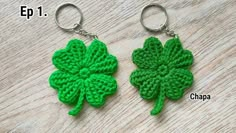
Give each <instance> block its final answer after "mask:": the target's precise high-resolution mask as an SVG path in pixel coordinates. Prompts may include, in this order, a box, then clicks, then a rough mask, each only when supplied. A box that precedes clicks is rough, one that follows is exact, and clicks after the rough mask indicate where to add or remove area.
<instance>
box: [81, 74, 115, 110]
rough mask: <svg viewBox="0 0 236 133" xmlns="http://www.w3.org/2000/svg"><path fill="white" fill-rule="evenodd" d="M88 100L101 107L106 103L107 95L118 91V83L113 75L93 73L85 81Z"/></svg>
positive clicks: (91, 103)
mask: <svg viewBox="0 0 236 133" xmlns="http://www.w3.org/2000/svg"><path fill="white" fill-rule="evenodd" d="M85 87H86V100H87V102H88V103H89V104H90V105H91V106H94V107H100V106H102V105H104V103H105V96H107V95H111V94H114V93H115V92H116V88H117V83H116V80H115V79H114V78H113V77H112V76H108V75H103V74H94V75H91V77H90V78H89V79H87V80H86V81H85Z"/></svg>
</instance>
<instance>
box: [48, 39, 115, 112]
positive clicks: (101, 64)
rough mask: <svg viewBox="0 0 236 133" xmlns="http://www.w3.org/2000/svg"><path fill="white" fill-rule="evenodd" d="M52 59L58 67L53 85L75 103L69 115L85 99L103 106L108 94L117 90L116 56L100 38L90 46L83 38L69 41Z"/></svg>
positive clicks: (64, 98) (62, 98)
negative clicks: (108, 50) (114, 75)
mask: <svg viewBox="0 0 236 133" xmlns="http://www.w3.org/2000/svg"><path fill="white" fill-rule="evenodd" d="M52 62H53V64H54V65H55V66H56V68H58V69H59V70H57V71H55V72H53V73H52V75H51V76H50V78H49V83H50V86H51V87H53V88H54V89H56V90H57V91H58V98H59V100H60V101H61V102H63V103H66V104H74V105H75V107H74V108H73V109H72V110H70V111H69V114H70V115H77V114H78V113H79V112H80V111H81V109H82V106H83V102H84V100H85V99H86V101H87V102H88V103H89V104H90V105H91V106H93V107H100V106H102V105H104V103H105V97H106V96H107V95H111V94H114V93H115V92H116V89H117V83H116V80H115V79H114V78H113V77H112V76H111V75H112V74H113V73H114V72H115V71H116V70H117V66H118V63H117V59H116V57H114V56H112V55H110V54H109V53H108V52H107V48H106V45H105V44H104V43H103V42H101V41H99V40H97V39H95V40H94V41H93V42H92V43H91V45H90V46H89V47H88V48H87V49H86V46H85V44H84V43H83V42H82V41H80V40H77V39H75V40H71V41H69V43H68V45H67V47H66V48H65V49H62V50H59V51H56V52H55V53H54V55H53V58H52Z"/></svg>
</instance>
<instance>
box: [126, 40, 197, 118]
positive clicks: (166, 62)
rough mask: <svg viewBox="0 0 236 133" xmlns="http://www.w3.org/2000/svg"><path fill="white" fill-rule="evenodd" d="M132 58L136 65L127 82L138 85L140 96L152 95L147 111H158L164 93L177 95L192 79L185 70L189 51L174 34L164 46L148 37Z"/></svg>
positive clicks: (176, 97) (190, 55) (171, 97)
mask: <svg viewBox="0 0 236 133" xmlns="http://www.w3.org/2000/svg"><path fill="white" fill-rule="evenodd" d="M132 60H133V62H134V64H136V65H137V67H138V69H136V70H135V71H133V72H132V74H131V76H130V82H131V84H132V85H134V86H135V87H136V88H138V89H139V93H140V95H141V97H142V98H143V99H147V100H153V99H156V102H155V106H154V108H153V109H152V111H151V115H157V114H159V113H160V112H161V110H162V108H163V106H164V100H165V98H166V97H167V98H169V99H171V100H178V99H180V98H181V97H182V96H183V94H184V90H185V89H187V88H189V87H190V86H191V85H192V83H193V75H192V73H191V72H190V71H189V70H188V67H189V66H191V65H192V63H193V55H192V53H191V52H190V51H188V50H184V49H183V48H182V44H181V42H180V40H179V38H178V37H175V38H172V39H169V40H168V41H167V42H166V44H165V46H164V47H163V46H162V44H161V42H160V41H159V39H157V38H155V37H150V38H148V39H146V41H145V43H144V47H143V48H139V49H136V50H135V51H134V52H133V54H132Z"/></svg>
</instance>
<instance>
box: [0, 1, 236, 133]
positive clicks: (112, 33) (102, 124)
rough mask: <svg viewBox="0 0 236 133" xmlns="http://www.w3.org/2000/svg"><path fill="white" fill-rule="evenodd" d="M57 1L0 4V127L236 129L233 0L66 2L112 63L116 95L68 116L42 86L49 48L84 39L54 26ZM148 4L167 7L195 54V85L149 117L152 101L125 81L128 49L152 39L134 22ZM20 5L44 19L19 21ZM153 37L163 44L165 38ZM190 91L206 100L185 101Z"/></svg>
mask: <svg viewBox="0 0 236 133" xmlns="http://www.w3.org/2000/svg"><path fill="white" fill-rule="evenodd" d="M63 2H64V0H57V1H45V0H38V1H33V0H23V1H18V0H1V2H0V17H1V19H0V20H1V21H0V30H1V32H0V43H1V44H0V53H1V54H0V68H1V69H0V91H1V93H0V132H17V133H18V132H29V133H33V132H36V133H38V132H81V133H84V132H86V133H87V132H91V133H92V132H98V133H103V132H111V133H115V132H120V133H126V132H127V133H138V132H140V133H141V132H142V133H143V132H147V133H151V132H153V133H154V132H155V133H156V132H178V133H179V132H186V133H189V132H193V133H194V132H229V133H233V132H234V133H235V132H236V39H235V38H236V10H235V5H236V1H235V0H214V1H213V0H192V1H191V0H171V1H170V0H169V1H167V0H158V1H153V0H151V1H148V0H146V1H144V0H118V1H116V0H113V1H110V0H103V1H102V0H100V1H98V0H80V1H78V0H71V1H70V2H71V3H74V4H76V5H78V6H79V7H80V8H81V10H82V11H83V13H84V18H85V20H84V24H83V26H84V28H85V29H87V30H88V31H90V32H93V33H97V35H98V36H99V38H100V40H102V41H104V42H105V43H106V44H107V46H108V49H109V52H110V53H112V54H113V55H115V56H117V58H118V60H119V70H118V72H117V73H116V74H115V77H116V79H117V81H118V86H119V88H118V92H117V93H116V94H115V95H114V96H111V97H109V98H108V99H107V102H106V105H105V106H103V107H102V108H100V109H95V108H93V107H91V106H88V104H87V103H86V104H85V105H84V108H83V110H82V112H81V114H80V115H79V116H78V117H71V116H68V115H67V112H68V111H69V109H70V108H71V107H69V106H66V105H64V104H62V103H60V102H59V101H58V99H57V92H56V91H54V90H53V89H51V88H50V87H49V84H48V77H49V76H50V74H51V73H52V72H53V70H55V68H54V66H53V65H52V63H51V57H52V54H53V53H54V51H55V50H57V49H60V48H63V47H65V45H66V43H67V42H68V40H70V39H72V38H80V39H82V40H84V41H85V42H86V43H87V45H89V43H90V41H91V40H89V39H87V38H85V37H82V36H80V35H76V34H73V33H66V32H63V31H62V30H61V29H59V28H57V26H56V25H55V23H54V12H55V10H56V8H57V6H58V5H60V4H62V3H63ZM151 2H156V3H159V4H162V5H163V6H164V7H166V8H167V11H168V13H169V16H170V24H171V25H170V27H171V28H172V29H174V30H175V32H176V33H178V34H179V36H180V38H181V40H182V42H183V44H184V47H185V48H186V49H189V50H191V51H192V52H193V54H194V57H195V62H194V66H193V67H192V72H193V74H194V76H195V83H194V85H193V86H192V88H191V89H189V90H187V91H186V92H185V96H184V98H182V99H181V100H179V101H176V102H173V101H170V100H166V102H165V107H164V110H163V112H162V113H161V115H159V116H150V115H149V112H150V110H151V109H152V107H153V102H147V101H144V100H142V99H141V98H140V96H139V94H138V91H137V89H135V88H134V87H133V86H131V84H130V83H129V75H130V73H131V72H132V71H133V70H134V69H135V68H136V66H135V65H134V64H133V63H132V61H131V53H132V51H133V50H134V49H136V48H140V47H142V46H143V42H144V40H145V38H147V37H149V36H154V34H152V33H149V32H147V31H145V30H144V29H143V28H142V26H141V24H140V22H139V17H140V13H141V9H142V8H143V7H144V6H145V5H147V4H149V3H151ZM20 5H27V6H30V7H33V8H36V7H37V6H39V5H43V7H44V11H45V12H47V13H48V17H37V16H34V17H33V18H31V19H30V20H26V19H25V18H24V17H20V15H19V6H20ZM155 15H158V14H156V13H153V14H151V15H149V16H148V15H147V16H146V21H147V22H150V23H151V22H154V21H158V20H159V18H155V17H154V16H155ZM63 16H64V15H63ZM63 16H62V17H61V19H62V20H65V21H66V20H68V19H71V20H73V19H74V18H75V16H76V14H74V12H72V11H70V10H66V11H65V16H64V17H63ZM68 16H69V17H68ZM67 22H68V23H69V22H70V21H67ZM155 36H157V37H159V38H160V39H161V40H162V41H163V42H165V41H166V40H167V39H168V38H169V37H167V36H166V35H165V34H157V35H155ZM191 93H197V94H208V95H211V99H210V100H206V101H204V102H203V101H201V100H190V98H189V95H190V94H191Z"/></svg>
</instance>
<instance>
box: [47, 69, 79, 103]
mask: <svg viewBox="0 0 236 133" xmlns="http://www.w3.org/2000/svg"><path fill="white" fill-rule="evenodd" d="M49 81H50V85H51V86H52V87H53V88H55V89H58V91H59V93H58V98H59V100H60V101H61V102H63V103H68V104H73V103H75V102H76V100H77V99H76V98H77V97H78V95H79V90H80V84H81V83H82V81H81V79H78V78H77V77H76V76H73V75H71V74H69V73H65V72H63V71H60V70H57V71H55V72H54V73H53V74H52V75H51V76H50V78H49Z"/></svg>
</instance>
